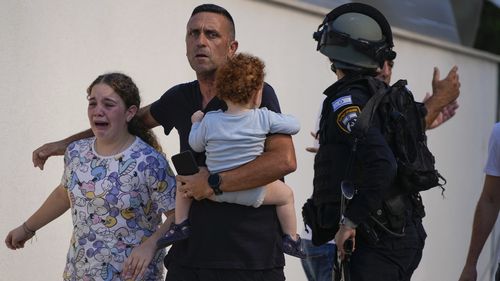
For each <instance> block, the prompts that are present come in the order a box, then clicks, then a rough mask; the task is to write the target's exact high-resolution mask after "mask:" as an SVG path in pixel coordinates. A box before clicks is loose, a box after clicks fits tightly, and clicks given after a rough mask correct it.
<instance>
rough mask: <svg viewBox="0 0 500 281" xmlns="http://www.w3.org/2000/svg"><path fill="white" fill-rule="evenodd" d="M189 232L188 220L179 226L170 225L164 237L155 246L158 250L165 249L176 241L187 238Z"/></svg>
mask: <svg viewBox="0 0 500 281" xmlns="http://www.w3.org/2000/svg"><path fill="white" fill-rule="evenodd" d="M190 231H191V227H190V226H189V221H188V220H184V221H183V222H181V223H180V224H175V223H172V225H171V226H170V229H169V230H168V231H167V233H166V234H165V236H163V237H162V238H160V239H158V241H156V246H157V247H158V248H165V247H167V246H170V245H172V244H173V243H175V242H177V241H180V240H184V239H186V238H188V237H189V234H190Z"/></svg>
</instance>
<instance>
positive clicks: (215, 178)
mask: <svg viewBox="0 0 500 281" xmlns="http://www.w3.org/2000/svg"><path fill="white" fill-rule="evenodd" d="M220 183H221V178H220V176H219V174H213V175H210V176H209V177H208V185H209V186H210V187H211V188H212V189H213V190H214V193H215V195H219V194H222V191H221V190H220V189H219V186H220Z"/></svg>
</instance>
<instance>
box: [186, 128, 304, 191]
mask: <svg viewBox="0 0 500 281" xmlns="http://www.w3.org/2000/svg"><path fill="white" fill-rule="evenodd" d="M296 168H297V163H296V159H295V150H294V147H293V143H292V137H291V136H289V135H281V134H275V135H272V136H269V137H267V139H266V143H265V151H264V153H262V154H261V155H260V156H259V157H257V158H256V159H254V160H253V161H251V162H249V163H247V164H245V165H243V166H241V167H238V168H236V169H234V170H230V171H225V172H222V173H220V176H221V178H222V184H221V186H220V189H221V190H222V191H223V192H224V191H226V192H227V191H239V190H245V189H250V188H254V187H257V186H263V185H266V184H268V183H270V182H273V181H275V180H277V179H280V178H282V177H284V176H285V175H287V174H289V173H291V172H293V171H295V169H296ZM207 179H208V171H207V170H206V169H200V172H199V173H197V174H195V175H192V176H177V182H182V183H184V184H183V185H178V186H177V188H179V191H180V192H183V193H185V194H186V195H187V196H190V197H194V198H195V199H197V200H200V199H204V198H207V197H210V196H211V195H213V191H212V189H211V188H210V187H209V186H208V182H207Z"/></svg>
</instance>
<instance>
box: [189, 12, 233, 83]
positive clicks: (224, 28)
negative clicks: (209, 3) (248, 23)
mask: <svg viewBox="0 0 500 281" xmlns="http://www.w3.org/2000/svg"><path fill="white" fill-rule="evenodd" d="M230 26H231V23H230V22H229V20H228V19H226V18H225V17H224V16H222V15H219V14H215V13H209V12H202V13H198V14H196V15H194V16H192V17H191V18H190V19H189V22H188V24H187V33H186V49H187V50H186V56H187V58H188V61H189V64H190V65H191V68H192V69H193V70H194V71H195V72H196V74H197V75H212V74H215V71H216V70H217V68H218V67H219V66H220V65H222V64H223V63H225V62H226V61H227V59H228V58H229V57H232V56H233V55H234V53H235V52H236V49H237V47H238V43H237V42H236V41H234V40H233V39H232V38H231V27H230Z"/></svg>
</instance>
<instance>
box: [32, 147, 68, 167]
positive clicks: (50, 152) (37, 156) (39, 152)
mask: <svg viewBox="0 0 500 281" xmlns="http://www.w3.org/2000/svg"><path fill="white" fill-rule="evenodd" d="M67 146H68V144H67V143H66V142H65V141H63V140H61V141H56V142H49V143H46V144H44V145H42V146H40V147H39V148H37V149H36V150H35V151H33V156H32V157H33V159H32V161H33V165H34V166H35V167H38V168H40V170H43V165H44V164H45V161H47V159H48V158H49V157H50V156H56V155H63V154H64V151H65V150H66V147H67Z"/></svg>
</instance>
